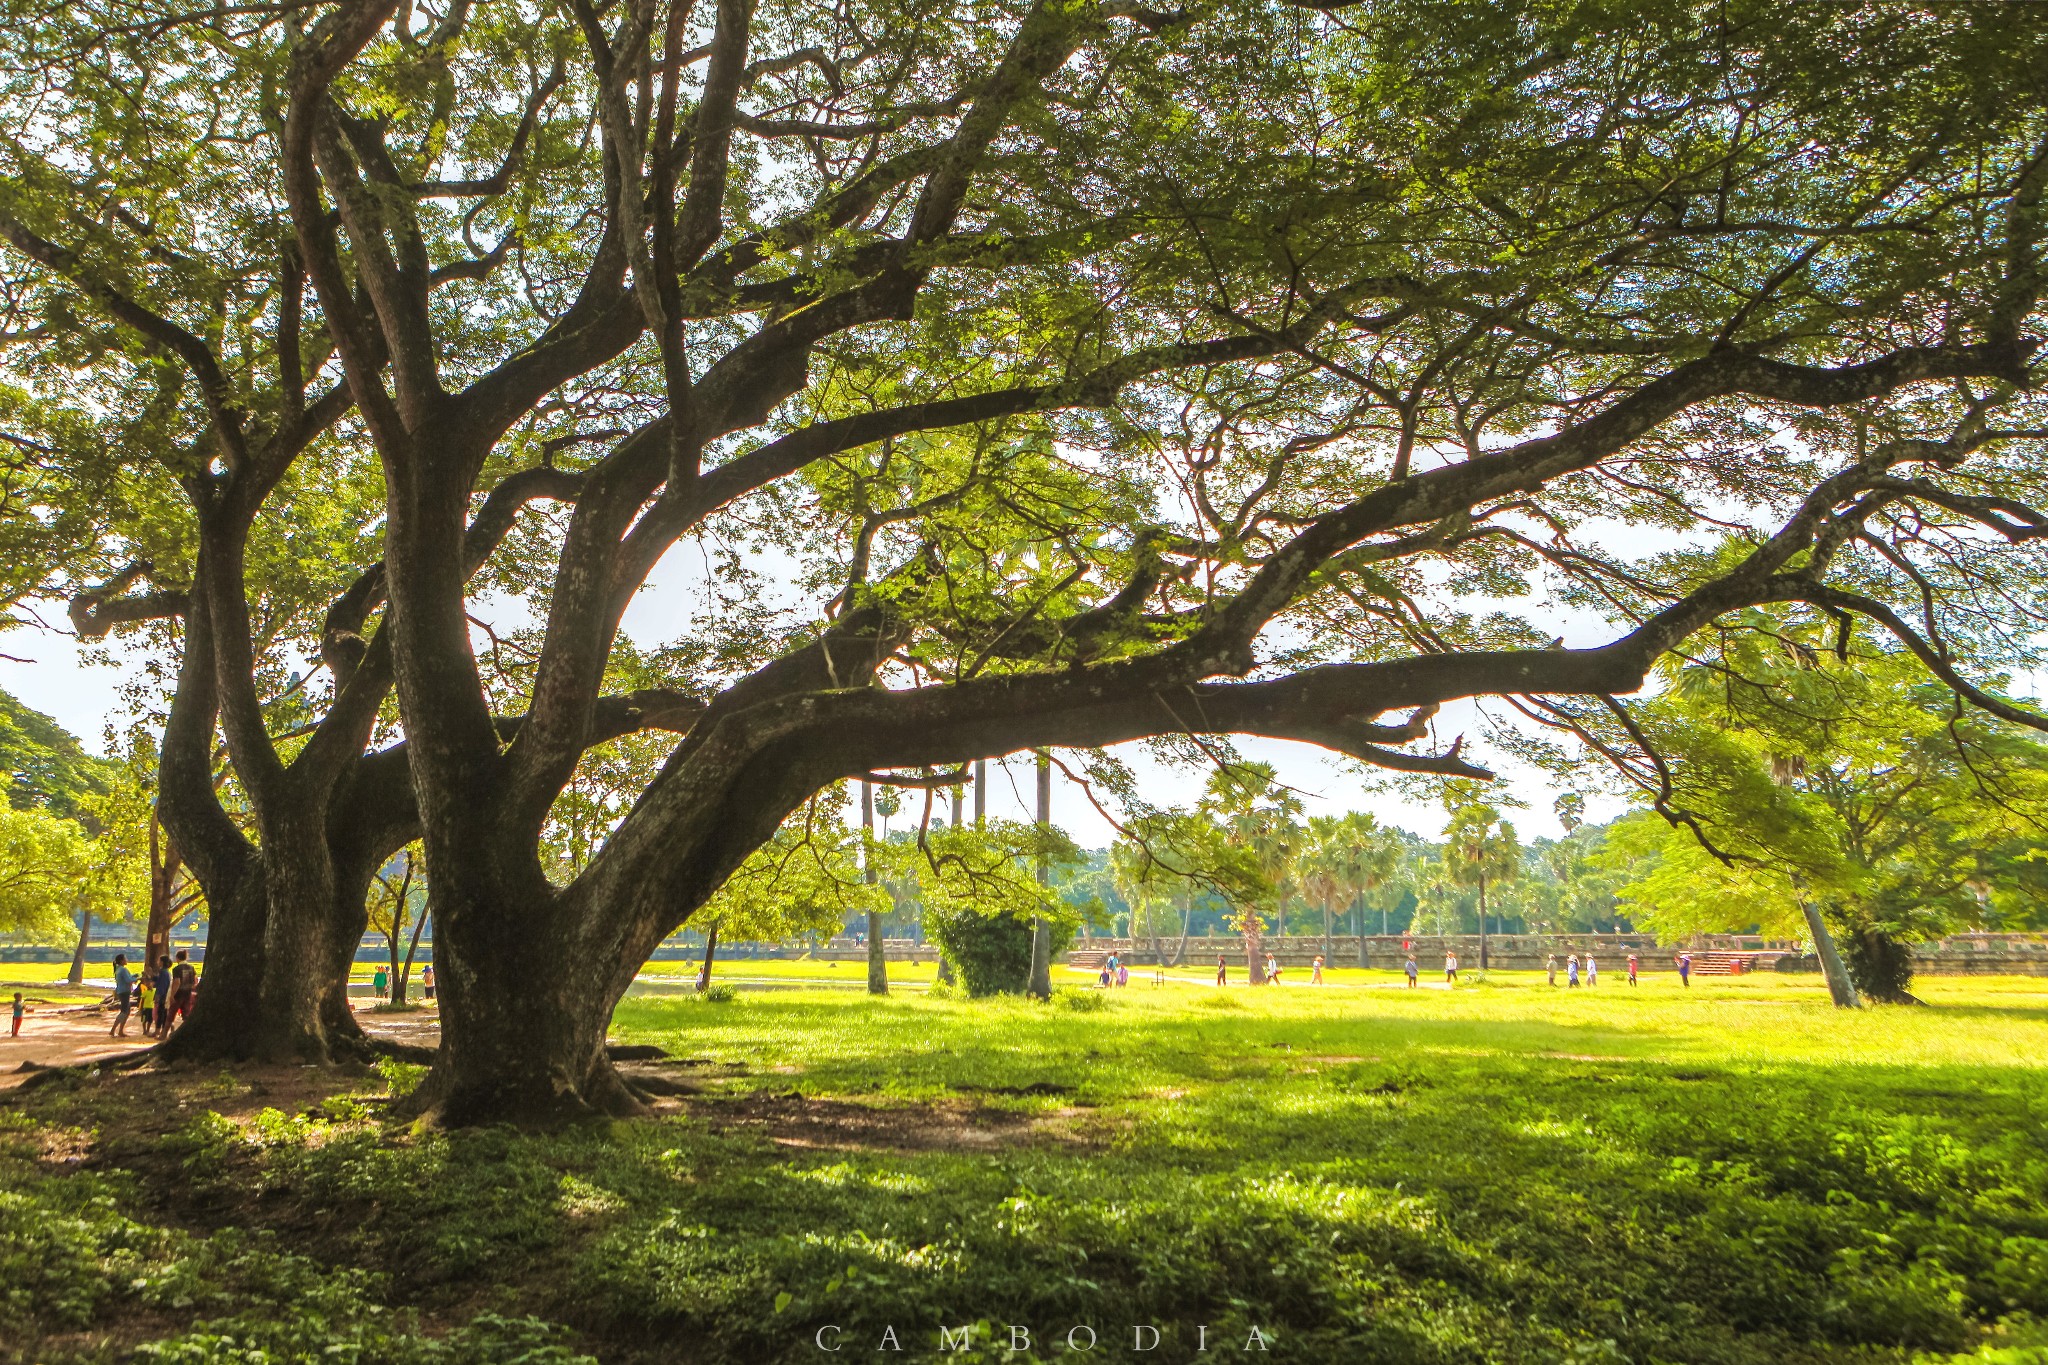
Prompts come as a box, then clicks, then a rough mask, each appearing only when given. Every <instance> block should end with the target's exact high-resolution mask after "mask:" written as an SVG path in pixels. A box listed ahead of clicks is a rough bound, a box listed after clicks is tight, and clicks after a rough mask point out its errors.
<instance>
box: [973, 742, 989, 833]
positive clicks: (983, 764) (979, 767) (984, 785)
mask: <svg viewBox="0 0 2048 1365" xmlns="http://www.w3.org/2000/svg"><path fill="white" fill-rule="evenodd" d="M987 823H988V760H987V759H985V758H977V759H975V760H974V827H975V828H976V829H979V828H981V827H982V826H983V825H985V824H987Z"/></svg>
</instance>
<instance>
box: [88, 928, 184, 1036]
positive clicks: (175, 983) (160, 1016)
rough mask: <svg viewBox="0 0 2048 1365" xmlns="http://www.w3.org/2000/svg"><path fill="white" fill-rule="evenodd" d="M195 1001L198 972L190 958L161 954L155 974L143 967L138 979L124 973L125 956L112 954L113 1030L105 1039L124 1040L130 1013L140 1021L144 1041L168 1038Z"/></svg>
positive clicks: (126, 969)
mask: <svg viewBox="0 0 2048 1365" xmlns="http://www.w3.org/2000/svg"><path fill="white" fill-rule="evenodd" d="M198 997H199V969H198V968H196V967H194V966H193V965H192V958H191V954H190V953H188V952H186V950H185V949H183V948H180V949H179V950H178V951H177V954H176V955H175V956H173V955H172V954H170V953H165V954H162V955H161V956H159V957H158V959H157V965H156V970H154V971H151V970H149V969H148V967H147V966H146V965H145V967H144V969H143V971H142V972H141V973H140V974H139V975H138V974H137V973H135V972H132V971H130V970H129V969H128V954H126V953H116V954H114V1026H113V1027H112V1028H110V1029H108V1030H107V1036H108V1037H109V1038H126V1037H127V1036H128V1017H129V1015H130V1014H131V1013H135V1014H139V1015H141V1017H142V1033H143V1036H144V1037H146V1038H168V1037H170V1036H171V1030H172V1029H174V1028H176V1027H177V1026H178V1025H179V1024H180V1023H181V1022H183V1021H184V1019H185V1016H187V1015H188V1014H190V1013H191V1012H192V1002H193V1001H194V1000H196V999H197V998H198Z"/></svg>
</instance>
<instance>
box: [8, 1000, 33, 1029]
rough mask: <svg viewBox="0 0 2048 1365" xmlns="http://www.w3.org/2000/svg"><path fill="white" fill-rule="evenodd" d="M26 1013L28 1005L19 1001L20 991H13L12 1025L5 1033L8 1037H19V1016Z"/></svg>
mask: <svg viewBox="0 0 2048 1365" xmlns="http://www.w3.org/2000/svg"><path fill="white" fill-rule="evenodd" d="M26 1013H28V1006H27V1005H24V1004H23V1003H22V1002H21V992H20V991H16V992H15V993H14V1027H13V1028H12V1029H11V1030H9V1032H8V1034H7V1036H8V1037H9V1038H19V1037H20V1036H21V1016H22V1015H24V1014H26Z"/></svg>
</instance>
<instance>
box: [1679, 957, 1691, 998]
mask: <svg viewBox="0 0 2048 1365" xmlns="http://www.w3.org/2000/svg"><path fill="white" fill-rule="evenodd" d="M1678 984H1679V985H1681V986H1684V987H1685V988H1687V989H1688V990H1690V989H1691V988H1692V954H1691V953H1680V954H1679V955H1678Z"/></svg>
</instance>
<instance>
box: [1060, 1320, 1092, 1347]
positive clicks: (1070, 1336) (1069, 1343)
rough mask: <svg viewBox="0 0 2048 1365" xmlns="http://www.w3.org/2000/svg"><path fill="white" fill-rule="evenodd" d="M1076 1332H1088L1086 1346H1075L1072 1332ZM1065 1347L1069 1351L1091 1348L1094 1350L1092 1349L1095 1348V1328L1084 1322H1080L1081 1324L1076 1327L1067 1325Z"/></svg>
mask: <svg viewBox="0 0 2048 1365" xmlns="http://www.w3.org/2000/svg"><path fill="white" fill-rule="evenodd" d="M1076 1332H1086V1333H1087V1334H1088V1344H1087V1345H1086V1346H1076V1345H1075V1344H1074V1333H1076ZM1067 1349H1068V1350H1069V1351H1092V1350H1094V1349H1095V1329H1094V1328H1093V1327H1090V1326H1088V1325H1087V1324H1086V1323H1082V1324H1081V1325H1080V1326H1078V1327H1069V1328H1068V1329H1067Z"/></svg>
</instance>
